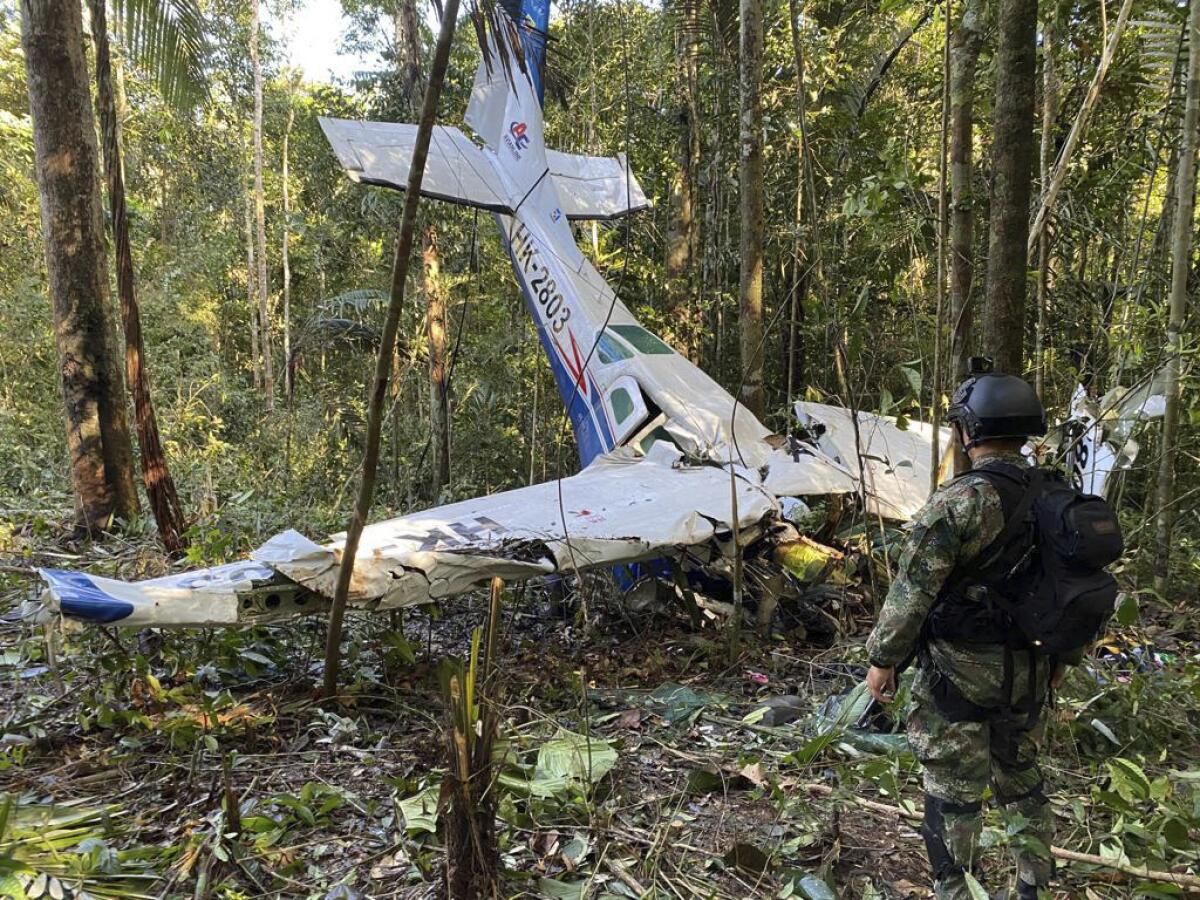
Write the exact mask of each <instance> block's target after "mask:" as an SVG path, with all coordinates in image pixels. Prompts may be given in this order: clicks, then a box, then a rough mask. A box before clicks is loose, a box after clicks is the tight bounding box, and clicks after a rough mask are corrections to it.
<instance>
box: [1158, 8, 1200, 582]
mask: <svg viewBox="0 0 1200 900" xmlns="http://www.w3.org/2000/svg"><path fill="white" fill-rule="evenodd" d="M1187 43H1188V68H1187V102H1186V103H1185V105H1184V111H1183V134H1182V136H1181V138H1180V150H1179V156H1180V162H1179V170H1178V174H1177V175H1176V179H1177V180H1176V187H1175V197H1176V200H1175V204H1176V205H1175V224H1174V232H1173V235H1172V244H1171V308H1170V318H1169V319H1168V320H1167V339H1166V346H1165V348H1164V353H1165V355H1166V372H1165V376H1166V378H1165V382H1166V383H1165V393H1166V397H1167V408H1166V413H1165V415H1164V416H1163V435H1162V444H1163V448H1162V457H1161V458H1160V460H1159V468H1158V498H1157V499H1158V520H1157V522H1156V523H1155V525H1156V527H1155V545H1156V550H1157V554H1156V559H1155V564H1154V587H1155V589H1156V590H1157V591H1158V592H1159V594H1162V595H1165V594H1166V591H1167V586H1168V581H1169V575H1170V562H1171V532H1172V530H1173V529H1174V524H1175V508H1174V507H1175V457H1176V456H1177V455H1178V452H1179V447H1178V440H1179V436H1178V435H1179V400H1180V398H1179V391H1180V368H1181V363H1180V354H1181V353H1182V352H1183V324H1184V318H1185V317H1186V315H1187V291H1188V275H1189V274H1190V272H1191V267H1192V266H1191V263H1192V229H1193V228H1194V227H1195V209H1196V207H1195V200H1196V148H1197V143H1198V141H1200V135H1198V134H1197V127H1198V126H1200V0H1191V5H1190V8H1189V10H1188V41H1187Z"/></svg>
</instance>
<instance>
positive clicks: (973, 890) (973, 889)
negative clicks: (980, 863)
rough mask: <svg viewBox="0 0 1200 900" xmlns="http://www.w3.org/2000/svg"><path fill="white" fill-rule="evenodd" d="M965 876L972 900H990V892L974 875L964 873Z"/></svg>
mask: <svg viewBox="0 0 1200 900" xmlns="http://www.w3.org/2000/svg"><path fill="white" fill-rule="evenodd" d="M963 876H964V877H965V878H966V880H967V893H969V894H970V895H971V900H990V898H989V897H988V892H987V891H985V890H984V889H983V885H982V884H980V883H979V882H978V881H977V880H976V879H975V876H974V875H972V874H971V873H970V872H964V873H963Z"/></svg>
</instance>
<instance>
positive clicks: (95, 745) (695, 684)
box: [0, 541, 1200, 900]
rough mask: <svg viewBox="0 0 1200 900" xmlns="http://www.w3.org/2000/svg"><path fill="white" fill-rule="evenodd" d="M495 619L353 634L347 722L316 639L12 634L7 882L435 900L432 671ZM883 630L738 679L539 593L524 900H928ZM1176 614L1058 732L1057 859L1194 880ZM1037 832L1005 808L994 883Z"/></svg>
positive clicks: (1096, 666)
mask: <svg viewBox="0 0 1200 900" xmlns="http://www.w3.org/2000/svg"><path fill="white" fill-rule="evenodd" d="M40 548H41V549H40V550H39V551H38V552H39V553H44V552H46V551H47V549H48V545H47V544H46V543H45V542H44V541H43V542H40ZM77 552H81V553H82V554H83V555H79V556H76V558H75V559H73V560H70V562H69V564H70V565H72V566H83V565H91V566H92V567H93V570H95V571H100V572H102V573H105V574H109V573H116V572H120V573H122V574H126V575H128V574H131V571H132V570H133V569H139V570H144V568H145V563H146V551H145V548H143V547H138V546H134V545H128V546H126V547H124V548H123V549H122V548H118V549H117V550H115V551H114V550H113V549H112V548H111V547H108V548H104V549H101V548H93V549H90V550H83V551H76V550H71V551H70V554H71V555H76V553H77ZM33 561H34V562H40V563H47V564H49V563H51V562H52V558H51V557H49V556H44V555H43V556H41V557H40V558H39V557H38V556H37V554H35V555H34V557H33ZM60 562H61V560H60ZM4 585H7V586H9V588H11V589H10V590H8V591H7V592H6V593H4V594H2V595H0V601H3V602H0V611H2V610H3V609H4V608H7V607H9V606H11V605H12V603H13V602H14V601H17V600H20V599H22V598H23V597H26V596H28V594H29V590H30V588H29V582H28V581H27V580H23V579H21V578H19V577H13V576H12V575H11V574H10V576H9V578H8V580H7V581H5V582H0V587H3V586H4ZM484 608H485V603H484V602H483V599H482V598H480V597H465V598H461V599H459V600H456V601H454V602H452V603H447V604H445V605H444V606H443V607H442V608H441V609H440V610H437V611H433V612H427V611H417V610H412V611H408V612H407V614H406V615H405V616H404V617H403V619H402V620H401V619H400V617H398V616H386V615H380V616H374V617H353V618H352V620H351V622H350V628H349V631H348V639H347V644H346V660H345V675H346V680H347V685H346V690H345V692H344V694H343V695H342V696H341V697H340V698H339V702H330V701H326V702H324V703H321V702H318V701H317V700H316V699H315V686H316V685H317V684H318V683H319V681H320V673H321V665H320V658H321V650H322V647H323V636H324V629H323V624H322V622H321V620H319V619H301V620H295V621H292V622H290V623H286V624H277V625H272V626H264V627H259V628H254V629H244V630H241V631H232V630H228V631H210V632H200V633H182V632H172V633H161V632H150V631H146V632H142V633H138V634H134V633H129V632H118V631H115V630H110V631H103V632H102V631H95V630H93V631H88V632H68V633H66V634H60V633H58V632H57V630H56V631H55V632H53V635H54V639H53V641H52V644H48V643H47V638H46V635H45V634H43V632H42V631H41V630H40V629H38V630H30V629H29V628H27V627H20V626H9V627H7V628H6V629H5V630H3V631H2V632H0V696H2V697H3V700H2V701H0V735H2V737H0V789H2V790H3V791H4V792H5V793H6V794H7V795H9V797H10V798H13V803H12V804H11V808H10V809H9V813H10V814H9V815H8V823H7V826H5V824H4V822H3V820H4V808H0V896H3V895H4V893H5V884H6V882H5V880H4V879H5V868H4V867H5V866H6V865H7V866H8V869H9V871H15V872H16V873H17V874H18V875H19V876H20V878H19V879H18V882H11V883H10V887H11V886H12V885H14V884H17V885H24V886H25V892H26V894H27V896H29V897H31V898H36V897H39V896H51V897H53V898H54V900H59V897H61V896H62V895H63V894H70V893H72V892H75V893H77V894H79V895H80V896H82V893H86V894H89V895H91V896H95V897H102V896H112V897H134V896H140V897H192V898H196V900H200V898H206V897H223V898H242V897H262V896H267V895H286V896H305V897H315V898H329V900H337V898H357V897H406V898H419V897H435V896H439V895H440V884H441V871H442V866H443V861H444V854H443V853H442V852H441V850H440V849H439V848H440V842H439V837H438V834H437V833H436V825H435V823H434V821H433V819H434V817H435V816H436V808H437V801H436V797H437V793H438V791H437V785H438V783H439V781H440V773H441V772H443V771H444V768H445V763H444V754H443V751H442V748H443V747H444V745H445V737H444V729H443V717H442V712H441V709H442V705H441V699H440V696H441V695H440V692H439V689H438V677H437V661H438V660H439V659H441V658H443V657H445V656H458V657H460V658H461V657H463V656H465V655H466V653H467V652H468V649H469V646H470V639H471V631H472V629H473V628H474V627H475V626H477V625H479V624H480V622H481V619H482V616H483V611H484ZM870 617H871V611H870V609H869V608H868V604H867V603H866V602H865V601H864V600H863V598H862V595H861V594H860V593H856V592H854V591H851V592H848V593H847V594H846V595H845V596H844V598H843V600H842V602H841V603H840V609H839V618H840V620H841V621H842V623H843V624H844V625H845V626H846V631H847V634H848V636H847V637H845V638H843V639H842V640H840V641H839V642H838V643H837V644H836V645H835V646H832V647H826V648H814V647H812V646H808V645H806V644H805V642H804V641H803V640H800V639H798V638H797V637H796V636H794V635H793V636H791V637H789V636H788V635H786V634H784V635H773V636H772V637H771V638H770V639H769V640H768V639H759V638H758V637H756V636H754V635H746V636H745V639H744V640H743V642H742V646H741V649H740V652H739V654H738V656H737V660H736V662H735V663H732V664H731V663H729V661H728V660H729V650H728V642H727V639H726V635H725V632H724V631H723V630H719V629H717V628H714V627H707V628H700V629H695V628H693V627H692V626H691V624H690V623H689V622H688V621H687V618H686V617H684V616H682V615H675V614H667V613H664V612H662V611H659V612H655V613H641V614H634V613H632V612H630V611H628V610H626V609H625V608H624V607H623V606H621V605H620V604H618V603H617V602H616V601H612V600H608V601H606V600H604V599H600V600H596V599H594V598H593V600H592V602H591V605H590V607H589V609H588V616H587V617H586V619H583V617H581V616H580V615H579V611H578V609H577V608H573V609H571V611H570V614H564V613H563V612H562V611H561V610H556V608H555V607H554V606H553V605H552V604H550V603H549V602H548V601H547V599H546V598H545V596H544V595H541V594H535V593H533V592H524V593H523V596H522V597H521V598H519V599H516V600H514V601H513V602H511V603H509V604H507V605H506V610H505V613H504V619H505V629H504V635H505V638H504V641H503V651H502V654H501V658H500V661H499V666H500V672H501V675H502V677H501V678H500V679H499V682H500V684H501V685H502V696H500V697H498V698H497V699H496V702H498V703H500V704H501V705H502V710H503V711H502V716H501V733H502V738H503V740H504V741H505V746H506V747H507V748H508V753H509V756H508V759H509V761H510V769H516V770H518V771H520V767H519V766H517V765H516V764H517V763H525V764H526V765H525V768H524V776H523V777H524V778H527V779H528V784H527V785H526V789H525V790H519V789H512V790H509V789H505V790H503V791H502V793H501V795H500V802H499V817H500V820H501V821H500V828H499V834H500V846H501V862H502V866H503V870H504V886H505V892H506V895H507V896H513V897H571V898H582V897H641V896H646V897H658V898H690V897H712V898H749V897H789V896H794V897H811V898H821V897H834V896H841V897H887V898H901V897H925V896H929V891H928V888H927V883H928V881H927V878H928V876H927V870H926V863H925V858H924V848H923V844H922V842H921V840H920V838H919V837H918V835H917V833H916V831H915V830H914V824H913V823H912V821H911V817H912V814H913V813H914V812H916V811H918V810H919V808H920V803H921V794H920V786H919V776H918V774H917V771H916V768H915V765H914V763H913V761H912V759H911V757H910V756H909V755H908V753H907V752H906V750H905V748H904V744H903V741H902V739H900V737H899V735H889V734H888V733H887V732H888V731H889V723H888V722H887V721H886V720H882V719H880V718H878V717H875V718H874V720H873V721H871V722H869V723H868V722H866V721H865V720H863V721H859V712H860V710H861V707H855V706H853V704H854V702H855V701H856V697H857V695H855V694H850V693H849V692H850V691H851V690H852V689H853V688H854V686H855V685H856V684H857V683H858V682H859V681H860V680H861V677H862V674H863V672H864V668H863V666H862V663H863V651H862V649H861V635H862V634H863V633H864V632H865V630H866V628H867V627H868V625H869V622H870ZM1158 618H1159V619H1160V621H1159V622H1158V623H1157V624H1153V625H1142V626H1141V627H1140V628H1138V629H1136V630H1135V629H1129V630H1128V631H1127V632H1126V633H1123V634H1122V636H1121V637H1120V638H1119V640H1118V639H1116V638H1114V640H1113V641H1112V642H1111V645H1110V649H1109V650H1107V651H1105V653H1107V654H1108V655H1107V656H1104V657H1103V658H1098V659H1097V660H1095V661H1093V662H1092V663H1091V664H1089V665H1088V666H1085V667H1083V668H1081V669H1080V670H1078V671H1077V672H1076V674H1075V675H1074V676H1073V677H1072V678H1071V679H1070V680H1069V682H1068V685H1067V688H1066V689H1065V690H1064V692H1063V696H1062V699H1061V700H1060V703H1059V705H1058V707H1057V709H1055V710H1054V711H1053V712H1052V717H1053V721H1052V722H1051V728H1050V746H1051V751H1052V752H1051V753H1050V755H1049V756H1048V760H1047V766H1046V769H1047V776H1048V780H1049V790H1048V793H1049V794H1050V796H1051V799H1052V801H1053V804H1054V809H1055V813H1056V817H1057V819H1058V824H1059V834H1058V840H1057V843H1058V844H1059V845H1061V846H1064V847H1068V848H1071V849H1075V850H1080V851H1084V852H1088V853H1099V854H1103V855H1105V856H1106V857H1107V858H1110V859H1121V860H1124V861H1126V862H1127V863H1137V864H1141V863H1148V864H1149V865H1150V868H1152V869H1160V870H1170V871H1173V872H1177V873H1183V872H1195V871H1196V870H1197V869H1196V862H1197V849H1196V848H1197V847H1200V840H1198V836H1200V831H1198V830H1197V827H1198V824H1200V771H1197V770H1198V768H1200V767H1198V766H1197V759H1198V758H1200V750H1198V749H1197V725H1198V724H1200V723H1198V721H1197V717H1198V715H1200V713H1198V712H1197V710H1198V709H1200V702H1198V700H1200V687H1198V685H1200V677H1198V676H1197V672H1196V668H1197V666H1196V660H1197V658H1198V657H1197V648H1196V646H1195V645H1193V644H1192V643H1190V642H1188V641H1187V640H1185V639H1184V638H1183V637H1182V636H1181V635H1180V634H1179V633H1178V630H1177V629H1174V628H1172V626H1171V624H1170V622H1171V621H1172V619H1171V617H1170V616H1169V615H1161V616H1159V617H1158ZM581 619H583V620H584V621H586V623H587V624H586V627H583V628H581V627H580V626H579V624H578V623H579V622H580V621H581ZM401 635H403V636H401ZM854 635H857V637H855V636H854ZM51 646H53V647H54V653H55V655H56V659H55V660H54V662H53V664H52V663H51V660H50V659H48V658H47V651H48V649H49V648H50V647H51ZM780 695H791V696H794V697H796V698H798V700H797V702H796V705H797V707H798V709H797V717H796V718H795V720H794V721H791V722H788V723H786V724H783V725H779V726H769V725H765V724H763V723H762V720H758V721H755V716H754V715H753V714H751V713H752V711H753V710H754V709H755V708H756V707H757V706H758V705H759V704H760V702H761V701H762V700H764V699H766V698H768V697H777V696H780ZM830 698H835V699H834V700H832V701H831V700H830ZM839 701H844V702H842V703H841V706H840V707H839V706H838V703H839ZM839 709H840V710H841V713H840V715H839ZM747 714H751V715H749V717H748V715H747ZM856 725H864V726H865V727H864V728H862V729H859V728H857V727H854V726H856ZM881 726H882V727H881ZM891 730H895V729H894V727H892V728H891ZM585 736H586V737H585ZM564 741H566V742H567V743H568V745H570V746H574V747H576V748H578V747H580V746H582V747H584V748H585V750H586V754H587V758H588V760H589V766H588V767H587V768H586V769H584V770H582V771H580V770H579V767H578V765H576V767H575V768H574V769H572V766H571V765H570V760H568V762H567V764H566V765H565V768H564V767H563V766H560V767H559V768H558V769H556V770H555V771H554V772H553V773H550V772H549V769H551V768H552V766H551V763H552V762H553V760H552V759H551V758H550V756H549V754H548V753H546V751H547V748H549V747H550V746H551V745H554V744H555V742H557V745H559V746H561V745H562V744H563V742H564ZM571 742H574V743H571ZM574 759H575V762H576V763H578V760H579V756H578V754H576V756H575V757H574ZM535 761H536V762H537V764H536V765H535ZM560 762H561V761H560ZM593 765H594V767H593ZM543 769H546V770H547V771H543ZM551 774H552V775H554V776H556V777H550V775H551ZM594 775H598V777H592V776H594ZM423 804H424V807H423ZM897 807H899V808H900V809H901V810H902V811H903V812H904V813H907V814H908V815H907V817H906V816H903V815H897V812H896V808H897ZM234 808H236V810H237V812H236V814H233V815H231V811H232V810H233V809H234ZM1022 824H1023V823H1021V822H1019V821H1014V820H1013V818H1012V817H1006V816H1005V815H1004V814H1003V813H1001V812H996V811H993V812H990V813H989V818H988V828H987V831H986V832H985V843H986V844H987V845H988V846H989V850H988V862H987V866H986V868H985V875H986V876H987V879H986V880H988V881H990V882H991V883H992V884H993V886H999V885H1001V884H1003V883H1004V879H1005V877H1006V876H1007V875H1008V873H1009V870H1010V869H1011V859H1012V849H1013V847H1014V846H1016V845H1017V844H1018V843H1019V842H1020V840H1021V837H1022V836H1021V828H1022ZM6 827H7V834H6V833H5V828H6ZM6 860H7V862H5V861H6ZM1060 874H1061V883H1060V888H1059V891H1058V893H1057V896H1059V897H1085V896H1086V897H1088V898H1093V900H1096V898H1116V897H1130V896H1179V895H1180V894H1181V893H1182V890H1181V889H1180V888H1178V887H1176V886H1173V885H1164V884H1162V883H1161V882H1152V881H1146V880H1142V879H1138V878H1131V877H1129V876H1127V875H1123V874H1119V873H1117V872H1115V871H1114V870H1113V869H1112V868H1109V867H1096V866H1087V865H1080V864H1077V863H1073V864H1071V865H1069V866H1066V867H1064V868H1063V869H1062V871H1061V873H1060ZM15 890H16V888H14V891H15ZM18 895H19V894H18Z"/></svg>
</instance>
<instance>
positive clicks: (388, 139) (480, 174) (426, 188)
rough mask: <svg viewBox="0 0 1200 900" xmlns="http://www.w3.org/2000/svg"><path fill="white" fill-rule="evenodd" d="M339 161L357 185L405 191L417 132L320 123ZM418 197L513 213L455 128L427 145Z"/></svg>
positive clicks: (443, 129) (478, 153) (383, 125)
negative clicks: (423, 172) (423, 173)
mask: <svg viewBox="0 0 1200 900" xmlns="http://www.w3.org/2000/svg"><path fill="white" fill-rule="evenodd" d="M318 121H319V122H320V123H321V129H322V130H323V131H324V132H325V137H326V139H327V140H328V141H329V145H330V146H331V147H332V148H333V152H334V153H335V154H337V158H338V161H339V162H340V163H341V164H342V166H343V168H345V170H346V173H347V174H348V175H349V176H350V177H351V178H352V179H353V180H355V181H358V182H361V183H363V184H374V185H379V186H381V187H390V188H395V189H396V190H401V191H402V190H404V189H405V187H406V186H407V185H408V169H409V164H410V162H411V161H412V154H413V147H414V146H415V145H416V141H417V126H416V125H403V124H397V123H392V122H359V121H353V120H350V119H330V118H326V117H325V116H321V117H319V118H318ZM421 194H422V196H425V197H432V198H433V199H435V200H445V201H447V202H449V203H459V204H462V205H465V206H477V207H479V208H480V209H489V210H491V211H492V212H501V213H511V212H512V209H511V207H510V206H509V203H508V200H507V199H506V198H505V196H504V192H503V190H502V189H501V188H500V187H499V185H498V181H497V178H496V175H495V173H494V171H493V170H492V164H491V163H490V162H489V161H488V159H487V157H486V156H485V155H484V152H483V151H482V150H481V149H479V147H477V146H476V145H475V143H474V142H473V141H472V140H471V139H470V138H468V137H467V136H466V135H465V134H463V133H462V132H461V131H459V130H458V129H457V128H450V127H447V126H444V125H439V126H437V127H436V128H435V129H434V131H433V136H432V138H431V139H430V142H429V156H428V158H427V159H426V162H425V177H424V180H423V181H422V183H421Z"/></svg>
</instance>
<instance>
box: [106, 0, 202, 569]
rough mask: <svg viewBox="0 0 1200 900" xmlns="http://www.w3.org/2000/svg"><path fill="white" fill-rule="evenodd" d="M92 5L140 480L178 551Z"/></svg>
mask: <svg viewBox="0 0 1200 900" xmlns="http://www.w3.org/2000/svg"><path fill="white" fill-rule="evenodd" d="M89 7H90V9H91V15H92V40H93V41H94V42H95V45H96V105H97V108H98V109H99V112H100V132H101V135H102V146H103V155H104V168H105V172H106V175H107V179H108V202H109V208H110V211H111V218H112V233H113V245H114V248H115V250H116V259H117V294H118V295H119V297H120V300H121V321H122V323H123V324H124V327H125V379H126V381H127V382H128V384H129V390H130V393H131V394H132V395H133V411H134V417H135V422H136V424H137V436H138V448H139V449H140V450H141V457H142V483H143V484H144V485H145V486H146V496H147V497H149V499H150V508H151V509H152V510H153V511H154V521H155V522H156V523H157V524H158V533H159V536H160V537H161V538H162V542H163V546H164V547H166V548H167V552H169V553H172V554H176V553H179V552H181V551H182V550H183V549H184V546H185V545H184V540H183V511H182V509H180V506H179V495H178V494H177V493H176V491H175V481H174V479H172V478H171V471H170V469H169V468H168V467H167V458H166V453H165V452H164V451H163V446H162V441H161V440H160V439H159V434H158V419H157V417H156V416H155V414H154V403H153V400H152V399H151V396H150V376H149V375H148V374H147V372H146V363H145V354H146V348H145V345H144V344H143V341H142V322H141V313H140V311H139V310H138V303H137V295H136V294H135V292H134V285H133V252H132V250H131V248H130V246H129V220H128V218H127V217H126V214H125V177H124V168H123V166H122V163H121V143H120V134H119V128H118V123H117V103H116V97H115V95H114V93H113V78H112V62H111V58H110V54H109V45H108V22H107V21H106V15H105V14H106V12H107V10H106V8H105V7H106V0H89Z"/></svg>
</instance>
